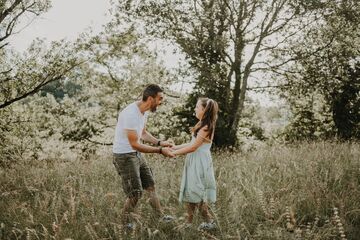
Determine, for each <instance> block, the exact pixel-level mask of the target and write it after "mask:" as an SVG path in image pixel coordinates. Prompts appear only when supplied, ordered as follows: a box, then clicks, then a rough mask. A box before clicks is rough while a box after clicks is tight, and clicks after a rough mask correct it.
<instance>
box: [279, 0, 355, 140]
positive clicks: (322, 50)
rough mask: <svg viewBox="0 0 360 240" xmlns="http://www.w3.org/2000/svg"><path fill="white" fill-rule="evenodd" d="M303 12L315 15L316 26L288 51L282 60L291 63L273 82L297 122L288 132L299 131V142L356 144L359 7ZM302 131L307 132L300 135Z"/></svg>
mask: <svg viewBox="0 0 360 240" xmlns="http://www.w3.org/2000/svg"><path fill="white" fill-rule="evenodd" d="M304 7H305V8H311V9H313V10H316V12H317V20H316V23H317V24H316V25H313V26H312V27H311V28H309V29H307V31H304V34H303V35H302V38H299V39H297V40H296V41H293V42H292V43H291V44H290V45H289V46H288V49H289V50H288V51H287V53H286V55H287V56H286V57H289V56H288V55H290V56H291V58H295V59H297V61H295V62H293V63H292V64H290V65H287V66H284V68H283V69H282V71H278V75H277V76H275V77H276V79H278V80H281V81H282V85H283V86H284V87H282V88H281V91H282V94H283V96H284V97H285V98H286V99H288V100H289V102H290V103H291V105H292V108H293V112H294V114H295V115H296V116H299V117H298V118H297V119H298V120H296V119H294V121H293V126H292V128H290V132H292V133H295V132H298V131H297V130H296V129H301V130H300V132H301V133H302V136H301V137H300V139H301V138H311V139H314V138H316V137H317V136H323V137H333V136H334V135H336V136H338V137H339V138H341V139H351V138H354V137H356V138H359V137H360V135H359V131H360V78H359V62H360V61H359V57H360V47H359V46H360V45H359V44H360V27H359V26H360V14H359V12H360V2H359V1H354V0H341V1H330V0H329V1H312V2H311V4H308V5H304ZM310 52H311V53H312V54H309V53H310ZM303 56H306V58H304V57H303ZM305 108H306V111H304V110H305ZM305 112H306V114H304V113H305ZM300 116H301V117H300ZM309 116H311V117H309ZM300 121H301V122H300ZM306 122H307V123H308V124H307V125H308V126H309V127H306V126H305V125H306ZM324 126H326V127H325V128H324ZM304 127H305V128H307V129H309V131H308V133H306V134H304V133H305V131H304V130H303V129H304ZM295 138H297V137H296V136H295Z"/></svg>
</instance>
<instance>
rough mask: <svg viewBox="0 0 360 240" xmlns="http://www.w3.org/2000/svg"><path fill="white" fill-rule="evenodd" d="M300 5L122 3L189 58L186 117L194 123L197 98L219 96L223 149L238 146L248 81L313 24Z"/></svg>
mask: <svg viewBox="0 0 360 240" xmlns="http://www.w3.org/2000/svg"><path fill="white" fill-rule="evenodd" d="M298 4H299V3H298V2H297V1H291V0H251V1H250V0H203V1H196V0H180V1H166V0H162V1H155V0H147V1H141V2H139V1H127V2H126V3H125V4H122V3H120V4H119V5H120V8H121V10H122V11H123V10H126V11H128V12H129V13H130V15H132V16H134V15H135V16H138V17H139V18H140V19H141V20H144V21H145V23H146V29H147V30H148V32H149V33H152V34H154V35H156V36H157V37H161V38H166V39H170V40H172V41H173V42H175V43H176V44H177V46H178V47H179V48H180V49H181V50H182V52H183V53H184V54H185V55H186V57H187V59H188V62H189V65H190V67H191V68H192V69H193V70H195V72H196V74H197V75H196V79H195V81H194V82H195V84H194V91H193V93H192V94H191V95H190V98H189V100H188V103H187V106H186V108H185V111H182V113H183V114H184V116H186V117H188V119H191V118H190V117H189V116H190V114H192V113H191V112H192V107H193V105H194V103H195V101H196V98H197V97H198V96H201V95H206V96H209V97H212V98H215V99H216V100H217V101H218V102H219V104H220V108H221V114H220V118H219V123H218V128H217V134H216V136H217V137H216V139H215V143H216V144H217V145H220V146H223V145H234V144H236V132H237V129H238V123H239V120H240V117H241V113H242V112H243V109H244V100H245V96H246V93H247V90H248V89H249V84H250V83H249V81H250V80H254V79H255V78H254V77H256V75H257V74H256V72H258V71H264V70H265V71H266V70H269V69H271V68H276V67H278V65H279V64H277V65H276V66H273V65H272V64H271V62H270V59H269V58H268V57H269V52H271V51H274V50H275V49H280V48H281V47H282V46H283V44H284V43H285V42H287V41H288V40H289V39H290V38H291V37H292V36H294V35H296V34H297V33H298V32H299V28H301V27H305V26H307V24H310V23H309V22H311V21H312V19H311V18H304V16H305V15H306V14H309V15H310V14H311V11H310V13H307V12H304V11H302V10H303V8H300V7H299V6H298ZM275 38H276V39H275ZM281 64H282V63H280V65H281ZM260 84H263V85H268V82H267V81H266V80H261V81H260ZM252 85H254V82H253V83H252Z"/></svg>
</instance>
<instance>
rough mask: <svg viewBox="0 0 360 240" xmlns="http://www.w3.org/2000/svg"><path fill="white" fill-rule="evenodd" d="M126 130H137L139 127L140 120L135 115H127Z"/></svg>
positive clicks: (125, 120)
mask: <svg viewBox="0 0 360 240" xmlns="http://www.w3.org/2000/svg"><path fill="white" fill-rule="evenodd" d="M123 124H124V125H123V126H124V129H127V130H137V128H138V127H139V119H138V118H137V117H136V116H135V114H133V113H129V114H126V115H125V116H124V122H123Z"/></svg>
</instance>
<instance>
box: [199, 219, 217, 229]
mask: <svg viewBox="0 0 360 240" xmlns="http://www.w3.org/2000/svg"><path fill="white" fill-rule="evenodd" d="M216 228H217V226H216V223H215V222H214V221H211V222H203V223H201V224H200V225H199V227H198V230H200V231H201V230H205V231H211V230H214V229H216Z"/></svg>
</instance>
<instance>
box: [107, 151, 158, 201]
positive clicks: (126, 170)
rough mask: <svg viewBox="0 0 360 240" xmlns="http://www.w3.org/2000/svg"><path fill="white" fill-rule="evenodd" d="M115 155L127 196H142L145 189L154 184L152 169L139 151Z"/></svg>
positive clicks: (115, 161)
mask: <svg viewBox="0 0 360 240" xmlns="http://www.w3.org/2000/svg"><path fill="white" fill-rule="evenodd" d="M113 155H114V159H113V163H114V165H115V168H116V170H117V172H118V173H119V175H120V177H121V180H122V186H123V190H124V192H125V194H126V196H128V197H141V194H142V191H143V189H147V188H148V187H152V186H154V184H155V182H154V178H153V174H152V171H151V169H150V167H149V166H148V164H147V163H146V161H145V159H144V158H143V157H142V156H141V154H140V153H139V152H134V153H124V154H118V153H114V154H113Z"/></svg>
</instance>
